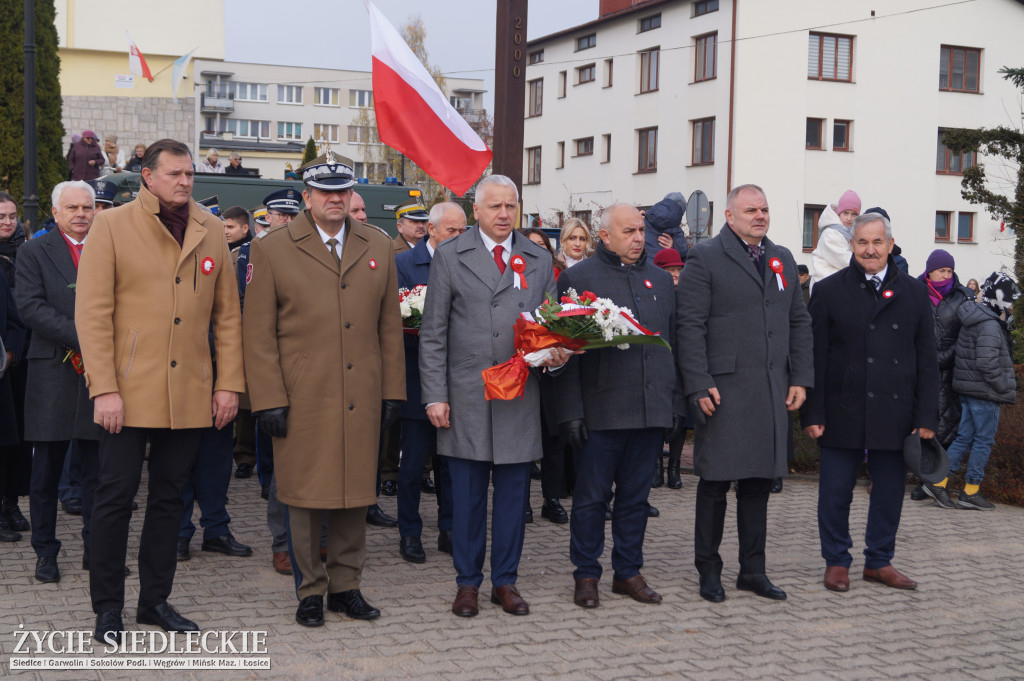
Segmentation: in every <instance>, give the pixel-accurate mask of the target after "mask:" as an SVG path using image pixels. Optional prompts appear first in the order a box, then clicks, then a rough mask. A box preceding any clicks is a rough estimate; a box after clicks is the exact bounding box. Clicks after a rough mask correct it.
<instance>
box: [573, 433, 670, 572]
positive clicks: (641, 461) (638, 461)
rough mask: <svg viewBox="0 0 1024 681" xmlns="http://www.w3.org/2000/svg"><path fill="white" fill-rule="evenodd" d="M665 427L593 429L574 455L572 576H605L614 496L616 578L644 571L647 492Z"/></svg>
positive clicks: (613, 564) (613, 554)
mask: <svg viewBox="0 0 1024 681" xmlns="http://www.w3.org/2000/svg"><path fill="white" fill-rule="evenodd" d="M663 440H664V429H662V428H637V429H633V430H592V431H590V435H589V437H588V438H587V439H586V441H585V442H584V443H583V449H582V450H581V451H579V452H577V453H576V472H577V474H578V475H577V477H576V490H575V492H574V493H573V498H572V520H571V524H570V537H571V538H570V541H569V558H570V559H571V560H572V563H573V565H575V566H576V570H575V572H573V578H574V579H583V578H585V577H594V578H596V579H600V578H601V572H602V569H601V554H602V553H603V552H604V532H605V529H604V526H605V520H604V509H605V504H606V503H608V502H609V501H610V500H611V498H612V484H613V483H614V485H615V506H614V507H613V509H612V540H613V541H614V542H615V545H614V546H613V547H612V569H613V570H614V579H617V580H626V579H630V578H632V577H635V576H636V575H638V574H640V568H641V567H643V564H644V533H645V532H646V531H647V508H648V504H647V495H648V494H650V492H651V469H652V468H654V461H655V458H656V457H658V456H661V446H662V441H663Z"/></svg>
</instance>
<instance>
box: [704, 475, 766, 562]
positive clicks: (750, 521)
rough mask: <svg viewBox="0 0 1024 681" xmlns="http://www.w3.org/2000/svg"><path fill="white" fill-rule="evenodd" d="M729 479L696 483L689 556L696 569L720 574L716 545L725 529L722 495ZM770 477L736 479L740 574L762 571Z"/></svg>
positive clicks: (725, 493) (723, 497) (719, 559)
mask: <svg viewBox="0 0 1024 681" xmlns="http://www.w3.org/2000/svg"><path fill="white" fill-rule="evenodd" d="M731 484H732V483H731V481H729V480H705V479H704V478H701V479H700V482H698V483H697V512H696V518H695V520H694V530H693V555H694V564H695V565H696V566H697V571H698V572H699V573H700V574H702V575H704V574H715V575H720V574H721V573H722V556H721V555H719V553H718V547H719V546H720V545H721V543H722V532H723V530H724V529H725V508H726V503H727V502H726V495H727V494H728V493H729V487H730V485H731ZM771 487H772V480H771V479H770V478H745V479H743V480H737V481H736V531H737V534H738V535H739V544H740V552H739V559H740V574H745V575H751V574H764V571H765V557H764V551H765V544H766V542H767V536H768V496H769V494H770V491H771Z"/></svg>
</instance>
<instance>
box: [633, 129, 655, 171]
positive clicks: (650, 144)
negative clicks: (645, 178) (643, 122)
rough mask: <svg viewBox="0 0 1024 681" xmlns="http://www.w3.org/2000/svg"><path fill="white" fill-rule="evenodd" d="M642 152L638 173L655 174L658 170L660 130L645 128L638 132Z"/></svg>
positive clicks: (638, 163)
mask: <svg viewBox="0 0 1024 681" xmlns="http://www.w3.org/2000/svg"><path fill="white" fill-rule="evenodd" d="M637 133H638V137H639V141H640V145H639V146H640V150H639V152H640V153H639V158H638V162H637V168H636V171H637V172H638V173H653V172H656V171H657V170H658V129H657V128H643V129H641V130H637Z"/></svg>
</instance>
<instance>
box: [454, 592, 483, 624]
mask: <svg viewBox="0 0 1024 681" xmlns="http://www.w3.org/2000/svg"><path fill="white" fill-rule="evenodd" d="M478 591H479V589H477V588H476V587H475V586H460V587H459V592H458V593H457V594H455V600H454V601H453V602H452V614H454V615H457V616H459V617H476V615H477V613H479V612H480V606H478V605H477V602H476V598H477V593H478Z"/></svg>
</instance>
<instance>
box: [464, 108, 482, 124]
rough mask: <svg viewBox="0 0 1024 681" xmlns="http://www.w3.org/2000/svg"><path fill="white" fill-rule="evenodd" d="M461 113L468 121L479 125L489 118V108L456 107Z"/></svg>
mask: <svg viewBox="0 0 1024 681" xmlns="http://www.w3.org/2000/svg"><path fill="white" fill-rule="evenodd" d="M456 111H458V112H459V115H460V116H462V117H463V118H465V119H466V122H467V123H469V124H470V125H479V124H480V123H483V122H484V121H485V120H486V119H487V109H464V108H462V107H459V108H457V109H456Z"/></svg>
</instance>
